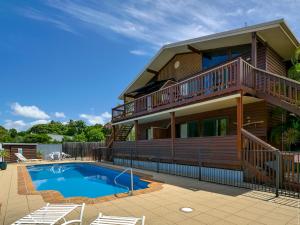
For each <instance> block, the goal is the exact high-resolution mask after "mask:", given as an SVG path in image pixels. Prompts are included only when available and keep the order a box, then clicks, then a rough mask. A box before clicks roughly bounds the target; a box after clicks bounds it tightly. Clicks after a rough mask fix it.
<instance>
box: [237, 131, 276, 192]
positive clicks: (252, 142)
mask: <svg viewBox="0 0 300 225" xmlns="http://www.w3.org/2000/svg"><path fill="white" fill-rule="evenodd" d="M278 152H279V150H278V149H276V148H274V147H273V146H271V145H269V144H268V143H266V142H265V141H263V140H261V139H259V138H258V137H256V136H255V135H253V134H251V133H250V132H248V131H246V130H245V129H242V166H243V170H244V172H245V177H244V178H245V181H247V182H251V183H254V184H260V185H262V184H263V185H268V186H270V187H274V186H275V185H276V172H277V169H276V166H277V164H276V163H277V161H276V160H277V158H276V154H278Z"/></svg>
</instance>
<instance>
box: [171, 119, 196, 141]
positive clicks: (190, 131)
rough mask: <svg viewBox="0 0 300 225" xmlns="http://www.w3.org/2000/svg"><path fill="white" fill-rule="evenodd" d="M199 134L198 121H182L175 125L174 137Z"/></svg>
mask: <svg viewBox="0 0 300 225" xmlns="http://www.w3.org/2000/svg"><path fill="white" fill-rule="evenodd" d="M198 136H199V123H198V121H193V122H188V123H182V124H178V125H176V137H177V138H188V137H198Z"/></svg>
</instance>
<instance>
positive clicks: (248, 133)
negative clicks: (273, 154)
mask: <svg viewBox="0 0 300 225" xmlns="http://www.w3.org/2000/svg"><path fill="white" fill-rule="evenodd" d="M241 132H242V134H243V135H244V136H246V137H248V138H249V139H252V140H253V141H255V142H258V143H259V144H261V145H262V146H263V147H264V148H266V149H267V150H272V151H279V150H278V149H277V148H275V147H273V146H272V145H270V144H268V143H267V142H265V141H263V140H261V139H260V138H258V137H256V136H255V135H253V134H252V133H250V132H249V131H247V130H245V129H243V128H242V129H241Z"/></svg>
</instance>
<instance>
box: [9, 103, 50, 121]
mask: <svg viewBox="0 0 300 225" xmlns="http://www.w3.org/2000/svg"><path fill="white" fill-rule="evenodd" d="M11 109H12V110H13V114H15V115H19V116H23V117H28V118H33V119H49V118H50V116H49V115H48V114H47V113H45V112H44V111H42V110H41V109H39V108H38V107H37V106H35V105H32V106H22V105H20V104H19V103H18V102H15V103H13V104H12V105H11Z"/></svg>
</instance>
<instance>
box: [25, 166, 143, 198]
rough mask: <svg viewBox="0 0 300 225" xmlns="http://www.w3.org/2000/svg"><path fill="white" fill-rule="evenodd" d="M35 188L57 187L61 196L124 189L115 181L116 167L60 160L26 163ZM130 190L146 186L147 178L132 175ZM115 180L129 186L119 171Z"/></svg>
mask: <svg viewBox="0 0 300 225" xmlns="http://www.w3.org/2000/svg"><path fill="white" fill-rule="evenodd" d="M27 169H28V172H29V174H30V176H31V179H32V181H33V183H34V185H35V188H36V190H38V191H45V190H55V191H59V192H60V193H61V194H62V195H63V196H64V197H77V196H80V197H89V198H96V197H101V196H107V195H112V194H118V193H124V192H127V191H128V189H126V188H124V187H121V186H118V185H115V184H114V178H115V177H116V176H117V175H118V174H119V173H120V171H117V170H112V169H108V168H104V167H100V166H96V165H92V164H88V163H63V164H47V165H35V166H27ZM133 180H134V181H133V183H134V190H138V189H144V188H147V187H148V184H149V183H148V182H145V181H142V180H140V178H139V177H138V176H135V175H134V179H133ZM117 182H118V183H119V184H121V185H123V186H126V187H129V188H130V175H129V174H127V173H125V174H123V175H121V176H120V177H119V178H118V179H117Z"/></svg>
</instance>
